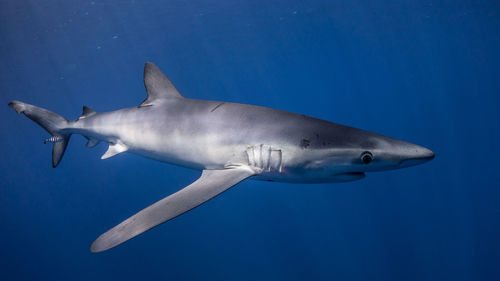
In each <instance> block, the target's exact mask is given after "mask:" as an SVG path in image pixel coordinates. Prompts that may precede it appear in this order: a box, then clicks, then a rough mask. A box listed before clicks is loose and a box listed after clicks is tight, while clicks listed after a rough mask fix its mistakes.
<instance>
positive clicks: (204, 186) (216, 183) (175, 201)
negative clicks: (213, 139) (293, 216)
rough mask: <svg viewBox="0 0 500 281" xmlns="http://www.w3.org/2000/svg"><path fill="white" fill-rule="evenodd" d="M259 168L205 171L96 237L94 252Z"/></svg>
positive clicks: (195, 203)
mask: <svg viewBox="0 0 500 281" xmlns="http://www.w3.org/2000/svg"><path fill="white" fill-rule="evenodd" d="M258 172H259V171H258V170H255V169H253V168H251V167H248V166H241V165H238V166H232V167H230V168H226V169H220V170H203V173H202V174H201V177H200V178H199V179H198V180H196V181H195V182H193V183H192V184H190V185H188V186H187V187H185V188H183V189H181V190H179V191H177V192H176V193H174V194H172V195H170V196H168V197H166V198H164V199H162V200H160V201H158V202H156V203H154V204H153V205H151V206H149V207H147V208H145V209H143V210H142V211H140V212H139V213H137V214H135V215H133V216H132V217H130V218H128V219H127V220H125V221H123V222H122V223H120V224H119V225H117V226H115V227H113V228H112V229H110V230H109V231H107V232H106V233H104V234H102V235H101V236H99V238H97V239H96V240H95V241H94V243H92V246H91V247H90V251H91V252H101V251H104V250H107V249H110V248H113V247H115V246H117V245H119V244H121V243H123V242H125V241H127V240H129V239H131V238H133V237H135V236H137V235H139V234H141V233H143V232H145V231H147V230H149V229H151V228H153V227H155V226H157V225H159V224H161V223H164V222H166V221H168V220H170V219H173V218H175V217H177V216H179V215H181V214H183V213H185V212H187V211H189V210H191V209H193V208H195V207H197V206H199V205H201V204H203V203H205V202H206V201H208V200H210V199H212V198H214V197H215V196H217V195H219V194H221V193H222V192H224V191H226V190H227V189H229V188H230V187H232V186H234V185H235V184H237V183H239V182H240V181H242V180H244V179H246V178H248V177H251V176H253V175H255V174H257V173H258Z"/></svg>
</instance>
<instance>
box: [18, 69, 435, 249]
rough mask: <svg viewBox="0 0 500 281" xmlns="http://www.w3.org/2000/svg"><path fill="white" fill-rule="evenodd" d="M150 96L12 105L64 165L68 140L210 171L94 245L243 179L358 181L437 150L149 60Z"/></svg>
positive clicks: (124, 236)
mask: <svg viewBox="0 0 500 281" xmlns="http://www.w3.org/2000/svg"><path fill="white" fill-rule="evenodd" d="M144 84H145V87H146V91H147V98H146V99H145V100H144V101H143V102H142V103H141V104H140V105H139V106H135V107H130V108H124V109H120V110H116V111H112V112H103V113H98V112H95V111H94V110H92V109H90V108H89V107H86V106H84V107H83V113H82V115H81V116H80V117H79V118H78V119H77V120H67V119H66V118H64V117H62V116H60V115H58V114H56V113H53V112H51V111H49V110H46V109H43V108H40V107H37V106H34V105H30V104H27V103H24V102H20V101H12V102H10V103H9V106H11V107H12V108H14V109H15V110H16V112H17V113H18V114H21V113H23V114H24V115H26V116H27V117H28V118H30V119H31V120H33V121H35V122H36V123H38V124H39V125H40V126H41V127H43V128H44V129H45V130H46V131H47V132H48V133H49V134H50V135H51V137H50V138H48V139H46V140H45V142H50V143H53V148H52V165H53V167H56V166H57V165H58V164H59V163H60V161H61V159H62V157H63V155H64V152H65V150H66V147H67V145H68V142H69V140H70V137H71V136H72V135H73V134H80V135H82V136H84V137H85V138H87V139H88V142H87V146H88V147H93V146H95V145H97V144H98V143H99V142H105V143H107V144H108V145H109V147H108V149H107V151H106V152H105V153H104V155H102V157H101V158H102V159H106V158H109V157H112V156H115V155H117V154H119V153H123V152H131V153H135V154H138V155H141V156H144V157H148V158H151V159H155V160H159V161H162V162H167V163H171V164H175V165H179V166H183V167H187V168H191V169H196V170H200V171H202V173H201V176H200V178H199V179H198V180H196V181H195V182H193V183H192V184H190V185H188V186H187V187H184V188H183V189H181V190H179V191H177V192H175V193H173V194H171V195H170V196H168V197H166V198H164V199H162V200H160V201H158V202H156V203H154V204H153V205H151V206H149V207H147V208H145V209H143V210H141V211H139V212H138V213H137V214H135V215H133V216H132V217H130V218H128V219H126V220H125V221H123V222H122V223H120V224H118V225H117V226H115V227H113V228H111V229H110V230H109V231H107V232H105V233H104V234H102V235H101V236H99V237H98V238H97V239H96V240H95V241H94V242H93V243H92V245H91V247H90V250H91V251H92V252H101V251H104V250H107V249H110V248H113V247H115V246H117V245H119V244H121V243H123V242H125V241H127V240H129V239H131V238H133V237H136V236H137V235H139V234H141V233H143V232H145V231H147V230H149V229H151V228H153V227H155V226H157V225H159V224H161V223H164V222H166V221H168V220H170V219H172V218H174V217H177V216H179V215H181V214H183V213H185V212H187V211H189V210H191V209H193V208H195V207H197V206H199V205H201V204H203V203H204V202H206V201H208V200H210V199H211V198H214V197H215V196H217V195H219V194H221V193H222V192H224V191H226V190H227V189H229V188H231V187H232V186H234V185H236V184H238V183H239V182H241V181H243V180H245V179H248V178H250V179H254V180H265V181H277V182H289V183H330V182H331V183H333V182H347V181H354V180H359V179H362V178H364V177H365V174H366V173H367V172H376V171H386V170H393V169H399V168H404V167H409V166H414V165H418V164H422V163H425V162H427V161H429V160H431V159H433V158H434V153H433V152H432V151H431V150H429V149H427V148H425V147H423V146H419V145H416V144H412V143H409V142H405V141H402V140H397V139H394V138H390V137H386V136H383V135H380V134H376V133H372V132H368V131H365V130H361V129H357V128H352V127H348V126H344V125H340V124H336V123H332V122H329V121H325V120H320V119H316V118H312V117H309V116H305V115H301V114H296V113H291V112H286V111H281V110H276V109H271V108H266V107H260V106H254V105H246V104H238V103H230V102H218V101H205V100H196V99H190V98H186V97H183V96H182V95H181V94H180V92H179V91H178V90H177V89H176V87H175V86H174V85H173V84H172V82H171V81H170V80H169V79H168V78H167V76H165V74H164V73H163V72H162V71H161V70H160V69H159V68H158V67H156V66H155V65H154V64H152V63H146V64H145V67H144Z"/></svg>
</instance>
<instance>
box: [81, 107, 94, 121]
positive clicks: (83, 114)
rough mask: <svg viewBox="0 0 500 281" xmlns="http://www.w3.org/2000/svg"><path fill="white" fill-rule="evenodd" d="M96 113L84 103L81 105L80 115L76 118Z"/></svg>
mask: <svg viewBox="0 0 500 281" xmlns="http://www.w3.org/2000/svg"><path fill="white" fill-rule="evenodd" d="M96 113H97V112H95V111H94V110H93V109H91V108H90V107H88V106H85V105H84V106H83V111H82V115H80V117H78V119H83V118H86V117H89V116H92V115H94V114H96Z"/></svg>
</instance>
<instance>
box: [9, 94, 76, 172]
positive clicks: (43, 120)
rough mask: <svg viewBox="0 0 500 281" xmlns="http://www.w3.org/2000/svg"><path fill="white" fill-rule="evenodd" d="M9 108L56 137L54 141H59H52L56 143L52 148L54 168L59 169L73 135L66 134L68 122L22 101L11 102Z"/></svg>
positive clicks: (50, 112) (59, 116)
mask: <svg viewBox="0 0 500 281" xmlns="http://www.w3.org/2000/svg"><path fill="white" fill-rule="evenodd" d="M9 106H10V107H12V108H13V109H14V110H15V111H16V112H17V113H18V114H21V113H23V114H24V115H26V117H28V118H29V119H31V120H33V121H35V122H36V123H37V124H38V125H40V126H41V127H42V128H44V129H45V130H47V132H49V133H50V134H51V135H52V136H53V137H56V138H54V140H57V141H52V142H53V143H54V146H53V147H52V167H54V168H55V167H57V165H58V164H59V162H60V161H61V159H62V157H63V155H64V151H65V150H66V146H67V145H68V142H69V138H70V136H71V133H68V132H65V129H68V127H69V125H68V120H66V118H64V117H62V116H61V115H59V114H56V113H54V112H52V111H49V110H47V109H44V108H41V107H37V106H34V105H31V104H27V103H24V102H20V101H11V102H10V103H9Z"/></svg>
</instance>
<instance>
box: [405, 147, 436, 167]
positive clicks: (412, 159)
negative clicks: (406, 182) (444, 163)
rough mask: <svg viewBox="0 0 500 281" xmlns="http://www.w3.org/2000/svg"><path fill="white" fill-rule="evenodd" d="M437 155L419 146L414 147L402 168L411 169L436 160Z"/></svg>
mask: <svg viewBox="0 0 500 281" xmlns="http://www.w3.org/2000/svg"><path fill="white" fill-rule="evenodd" d="M434 157H435V154H434V152H432V150H430V149H428V148H425V147H423V146H419V145H413V147H412V148H411V149H410V151H409V153H408V155H407V157H405V158H404V159H403V160H401V162H400V166H401V167H410V166H415V165H420V164H423V163H425V162H428V161H430V160H432V159H434Z"/></svg>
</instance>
